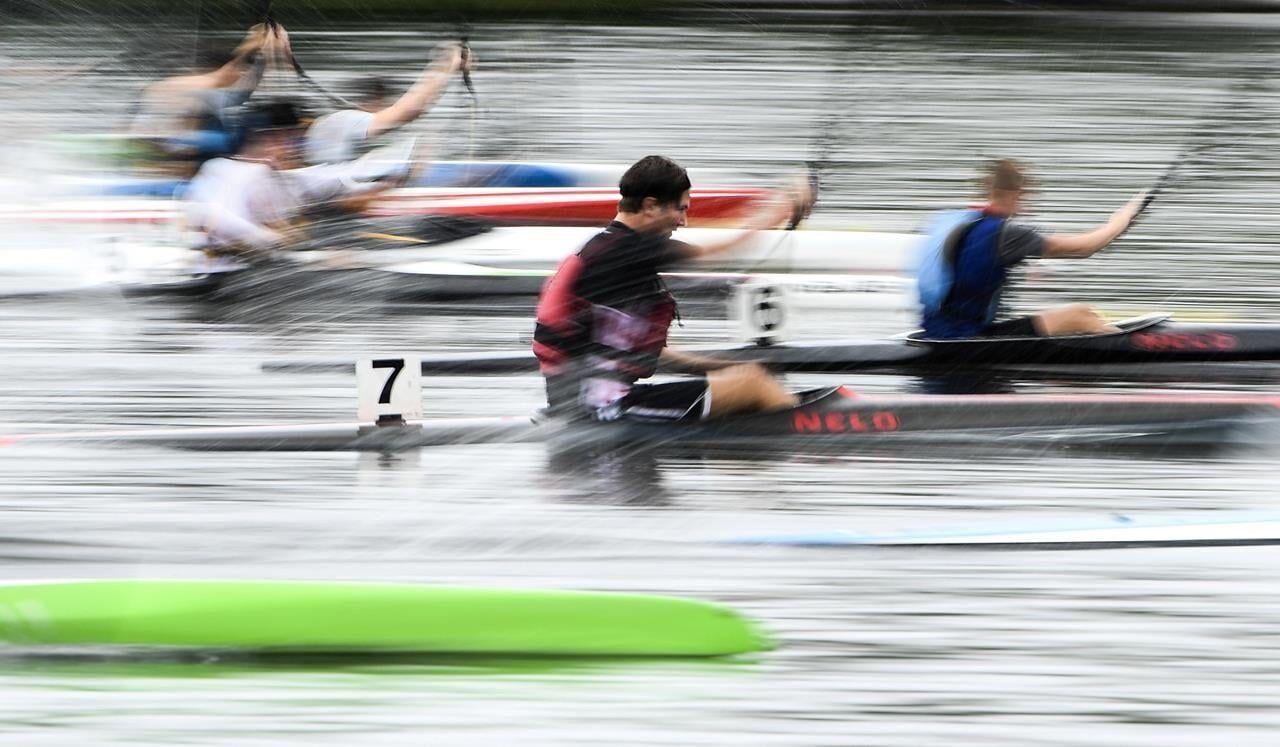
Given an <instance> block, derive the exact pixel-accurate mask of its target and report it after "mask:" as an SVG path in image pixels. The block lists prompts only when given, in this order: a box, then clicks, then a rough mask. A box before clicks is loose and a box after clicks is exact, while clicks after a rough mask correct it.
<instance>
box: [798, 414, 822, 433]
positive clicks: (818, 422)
mask: <svg viewBox="0 0 1280 747" xmlns="http://www.w3.org/2000/svg"><path fill="white" fill-rule="evenodd" d="M791 427H792V429H793V430H794V431H795V432H796V433H821V432H822V415H821V413H816V412H804V411H799V410H798V411H796V414H795V416H794V417H793V418H792V420H791Z"/></svg>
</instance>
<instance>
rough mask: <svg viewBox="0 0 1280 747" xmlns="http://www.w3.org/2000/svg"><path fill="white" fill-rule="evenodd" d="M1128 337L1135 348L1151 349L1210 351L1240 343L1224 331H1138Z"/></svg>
mask: <svg viewBox="0 0 1280 747" xmlns="http://www.w3.org/2000/svg"><path fill="white" fill-rule="evenodd" d="M1130 339H1131V340H1133V346H1134V347H1135V348H1138V349H1139V350H1152V351H1165V350H1204V351H1210V352H1212V351H1223V350H1235V349H1236V347H1237V346H1238V345H1239V344H1240V340H1239V339H1237V338H1236V336H1235V335H1230V334H1227V333H1225V332H1204V333H1183V332H1177V333H1168V332H1138V333H1137V334H1134V335H1133V336H1132V337H1131V338H1130Z"/></svg>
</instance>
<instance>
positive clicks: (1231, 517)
mask: <svg viewBox="0 0 1280 747" xmlns="http://www.w3.org/2000/svg"><path fill="white" fill-rule="evenodd" d="M727 542H728V543H729V544H742V545H777V546H785V547H849V548H852V547H914V548H921V547H950V548H977V549H982V548H1000V549H1026V550H1044V549H1062V550H1083V549H1105V548H1120V547H1216V546H1238V545H1278V544H1280V513H1276V512H1250V511H1226V512H1222V511H1215V512H1192V514H1191V515H1175V516H1158V517H1135V516H1128V515H1123V514H1111V515H1109V516H1105V517H1102V518H1098V519H1085V520H1070V521H1054V522H1040V523H1038V524H1026V523H1023V524H1015V525H995V526H993V525H986V526H976V527H975V526H962V527H948V528H937V529H926V530H900V531H894V532H880V533H875V532H866V533H864V532H857V531H820V532H812V533H803V532H799V533H790V534H778V533H774V534H761V535H749V536H744V537H735V538H733V539H730V540H727Z"/></svg>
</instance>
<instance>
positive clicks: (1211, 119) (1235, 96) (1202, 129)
mask: <svg viewBox="0 0 1280 747" xmlns="http://www.w3.org/2000/svg"><path fill="white" fill-rule="evenodd" d="M1256 84H1257V81H1256V80H1244V81H1237V82H1236V83H1234V84H1232V85H1231V87H1230V88H1229V89H1228V91H1227V103H1226V106H1219V105H1217V104H1215V105H1212V106H1211V108H1210V111H1211V112H1218V114H1217V116H1214V115H1213V114H1212V113H1210V114H1206V115H1205V116H1203V117H1201V118H1200V122H1199V124H1197V125H1196V127H1195V128H1194V129H1193V130H1192V131H1191V133H1190V135H1188V137H1187V143H1186V145H1184V146H1183V148H1182V150H1181V151H1179V152H1178V155H1176V156H1174V158H1173V160H1172V161H1170V162H1169V165H1168V166H1166V167H1165V170H1164V172H1163V173H1161V174H1160V176H1159V177H1157V178H1156V180H1155V182H1154V183H1153V184H1152V185H1151V189H1150V190H1148V192H1147V195H1146V197H1145V198H1143V200H1142V204H1141V205H1139V206H1138V211H1137V212H1136V213H1134V216H1133V221H1131V222H1130V225H1132V224H1133V223H1136V222H1137V221H1138V218H1139V217H1140V216H1141V215H1142V214H1143V213H1144V212H1146V210H1147V208H1149V207H1151V203H1153V202H1155V200H1156V198H1157V197H1159V196H1160V195H1161V194H1162V193H1163V192H1164V191H1165V190H1166V189H1168V187H1169V185H1170V184H1171V183H1172V182H1173V179H1174V177H1175V176H1176V175H1177V174H1178V172H1179V171H1180V170H1181V169H1182V167H1183V166H1185V165H1186V164H1187V163H1188V162H1190V161H1192V160H1194V159H1195V158H1196V157H1197V156H1199V155H1201V154H1203V153H1204V152H1205V151H1208V150H1211V149H1213V148H1216V147H1218V146H1219V145H1221V143H1218V142H1214V139H1213V138H1214V135H1215V133H1216V132H1217V131H1218V129H1219V125H1221V124H1222V123H1223V122H1224V121H1225V120H1226V116H1224V114H1231V113H1233V112H1234V111H1235V110H1237V109H1238V108H1239V107H1240V105H1241V102H1242V101H1243V100H1244V96H1243V95H1242V94H1243V93H1244V92H1245V91H1246V89H1247V88H1248V87H1249V86H1250V85H1256ZM1197 141H1199V142H1197ZM1126 230H1127V229H1126Z"/></svg>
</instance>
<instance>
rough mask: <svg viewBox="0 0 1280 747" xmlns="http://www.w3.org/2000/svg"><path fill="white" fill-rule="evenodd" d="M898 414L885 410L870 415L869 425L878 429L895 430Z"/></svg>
mask: <svg viewBox="0 0 1280 747" xmlns="http://www.w3.org/2000/svg"><path fill="white" fill-rule="evenodd" d="M899 424H900V423H899V422H898V414H897V413H895V412H889V411H887V410H884V411H881V412H877V413H873V414H872V415H871V426H872V427H873V428H875V429H876V430H878V431H896V430H898V426H899Z"/></svg>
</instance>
